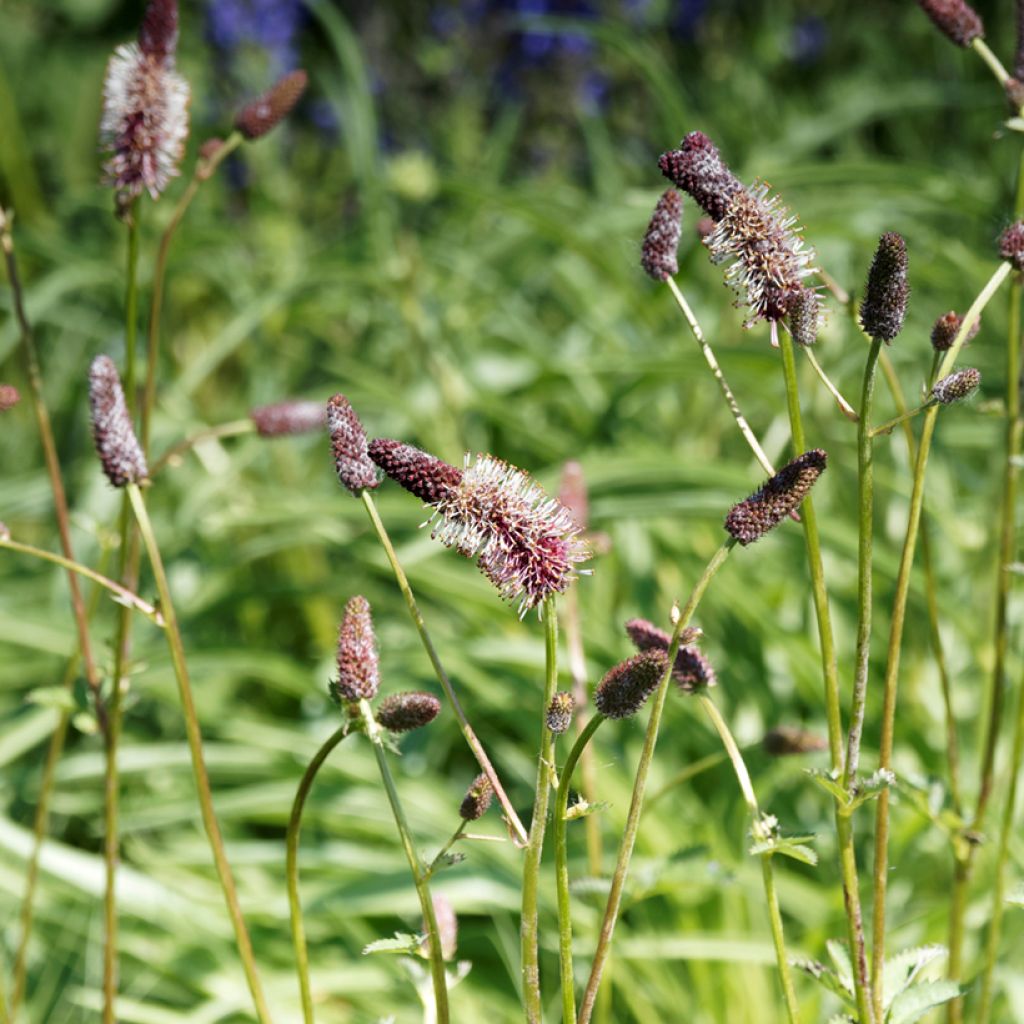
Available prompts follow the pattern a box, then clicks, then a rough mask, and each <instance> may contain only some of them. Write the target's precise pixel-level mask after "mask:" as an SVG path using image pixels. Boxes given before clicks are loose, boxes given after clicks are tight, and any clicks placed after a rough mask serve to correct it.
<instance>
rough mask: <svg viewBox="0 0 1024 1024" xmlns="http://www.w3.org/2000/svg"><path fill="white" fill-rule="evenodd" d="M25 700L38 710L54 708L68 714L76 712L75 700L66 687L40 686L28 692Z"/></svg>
mask: <svg viewBox="0 0 1024 1024" xmlns="http://www.w3.org/2000/svg"><path fill="white" fill-rule="evenodd" d="M25 700H26V701H28V703H29V704H35V705H36V706H37V707H40V708H55V709H56V710H57V711H67V712H69V713H70V712H72V711H76V710H77V705H76V703H75V698H74V696H73V695H72V693H71V691H70V690H69V689H68V688H67V687H66V686H40V687H38V688H37V689H35V690H29V692H28V694H27V695H26V697H25Z"/></svg>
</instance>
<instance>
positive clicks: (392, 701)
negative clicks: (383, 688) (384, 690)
mask: <svg viewBox="0 0 1024 1024" xmlns="http://www.w3.org/2000/svg"><path fill="white" fill-rule="evenodd" d="M440 713H441V702H440V701H439V700H438V699H437V698H436V697H435V696H434V695H433V694H432V693H425V692H424V691H423V690H410V691H407V692H405V693H393V694H391V696H389V697H385V698H384V699H383V700H382V701H381V702H380V707H379V708H377V721H378V722H379V723H380V724H381V725H382V726H384V728H385V729H387V730H388V732H411V731H412V730H413V729H422V728H423V727H424V726H425V725H430V723H431V722H432V721H433V720H434V719H435V718H437V716H438V715H439V714H440Z"/></svg>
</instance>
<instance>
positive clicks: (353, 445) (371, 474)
mask: <svg viewBox="0 0 1024 1024" xmlns="http://www.w3.org/2000/svg"><path fill="white" fill-rule="evenodd" d="M327 432H328V434H330V437H331V451H332V452H333V453H334V468H335V470H336V471H337V473H338V479H339V480H340V481H341V483H342V484H343V485H344V486H345V487H347V488H348V490H349V491H350V492H351V493H352V494H358V493H359V492H360V491H371V490H373V489H374V488H375V487H378V486H379V485H380V481H379V480H378V479H377V470H376V468H375V467H374V465H373V463H372V462H371V461H370V456H369V454H368V452H367V447H366V431H365V430H363V425H362V423H360V422H359V417H358V416H357V415H356V412H355V410H354V409H353V408H352V406H351V404H350V403H349V400H348V399H347V398H346V397H345V396H344V395H335V396H334V397H333V398H332V399H331V400H330V401H329V402H328V403H327Z"/></svg>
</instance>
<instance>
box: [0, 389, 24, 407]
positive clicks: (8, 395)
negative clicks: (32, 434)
mask: <svg viewBox="0 0 1024 1024" xmlns="http://www.w3.org/2000/svg"><path fill="white" fill-rule="evenodd" d="M20 401H21V392H19V391H18V389H17V388H16V387H15V386H14V385H13V384H0V412H7V410H8V409H13V408H14V406H16V405H17V404H18V403H19V402H20Z"/></svg>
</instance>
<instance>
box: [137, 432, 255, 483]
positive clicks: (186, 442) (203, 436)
mask: <svg viewBox="0 0 1024 1024" xmlns="http://www.w3.org/2000/svg"><path fill="white" fill-rule="evenodd" d="M255 431H256V424H255V423H253V421H252V420H250V419H244V420H232V421H231V422H230V423H218V424H217V426H215V427H204V428H203V429H202V430H197V431H196V432H195V433H194V434H190V435H189V436H188V437H186V438H183V439H182V440H181V441H179V442H178V443H177V444H176V445H173V446H172V447H170V448H168V449H167V451H165V452H164V453H163V455H161V456H160V458H159V459H157V460H156V462H154V463H153V465H152V466H150V468H149V475H150V476H151V477H155V476H156V475H157V474H158V473H159V472H160V470H162V469H163V468H164V467H165V466H166V465H167V463H169V462H171V461H172V460H174V459H176V458H178V456H179V455H184V454H185V452H187V451H191V450H192V449H193V448H194V447H195V446H196V445H197V444H200V443H201V442H203V441H210V440H213V439H215V438H222V437H239V436H241V435H242V434H252V433H255Z"/></svg>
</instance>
